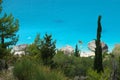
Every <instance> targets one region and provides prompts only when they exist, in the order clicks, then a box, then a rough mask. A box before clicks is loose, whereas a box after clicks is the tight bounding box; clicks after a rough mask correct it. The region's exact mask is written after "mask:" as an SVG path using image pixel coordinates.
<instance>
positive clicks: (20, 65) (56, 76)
mask: <svg viewBox="0 0 120 80" xmlns="http://www.w3.org/2000/svg"><path fill="white" fill-rule="evenodd" d="M13 74H14V75H15V77H17V78H18V80H66V78H65V76H64V75H63V74H62V73H61V72H59V71H51V70H50V69H49V68H48V67H45V66H42V65H39V64H38V63H37V62H35V61H32V60H30V59H27V58H25V57H24V58H22V59H21V60H20V61H17V63H16V64H15V66H14V69H13Z"/></svg>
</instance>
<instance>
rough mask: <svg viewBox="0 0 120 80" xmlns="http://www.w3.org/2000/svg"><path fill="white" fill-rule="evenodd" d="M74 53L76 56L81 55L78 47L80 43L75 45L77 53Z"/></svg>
mask: <svg viewBox="0 0 120 80" xmlns="http://www.w3.org/2000/svg"><path fill="white" fill-rule="evenodd" d="M74 55H75V56H76V57H79V56H80V54H79V49H78V45H77V44H76V46H75V53H74Z"/></svg>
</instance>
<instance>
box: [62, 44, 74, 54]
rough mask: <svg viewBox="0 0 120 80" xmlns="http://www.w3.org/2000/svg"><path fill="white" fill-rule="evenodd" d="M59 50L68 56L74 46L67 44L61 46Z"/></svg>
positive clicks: (72, 51)
mask: <svg viewBox="0 0 120 80" xmlns="http://www.w3.org/2000/svg"><path fill="white" fill-rule="evenodd" d="M60 51H63V52H64V54H66V55H69V56H70V55H71V54H73V53H74V48H73V47H72V46H70V45H67V46H65V47H63V48H61V49H60Z"/></svg>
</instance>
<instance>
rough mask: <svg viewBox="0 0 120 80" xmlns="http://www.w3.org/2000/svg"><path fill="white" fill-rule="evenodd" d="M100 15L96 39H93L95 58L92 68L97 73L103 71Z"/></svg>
mask: <svg viewBox="0 0 120 80" xmlns="http://www.w3.org/2000/svg"><path fill="white" fill-rule="evenodd" d="M100 20H101V16H99V17H98V28H97V39H96V41H95V44H96V48H95V59H94V70H97V72H98V73H100V72H103V64H102V48H101V40H100V38H101V32H102V27H101V23H100Z"/></svg>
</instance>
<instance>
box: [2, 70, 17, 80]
mask: <svg viewBox="0 0 120 80" xmlns="http://www.w3.org/2000/svg"><path fill="white" fill-rule="evenodd" d="M0 80H17V79H15V77H14V76H13V72H12V69H8V70H2V71H0Z"/></svg>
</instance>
